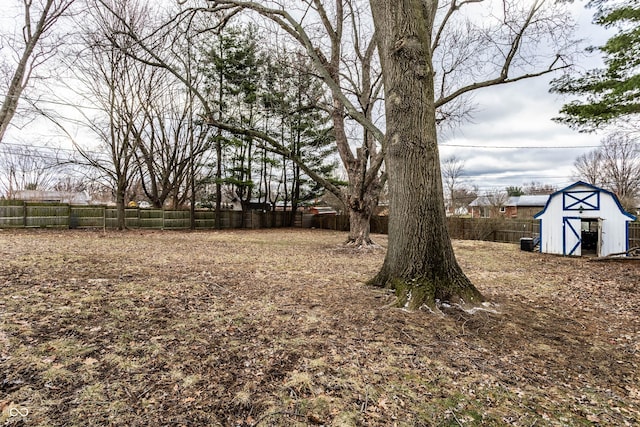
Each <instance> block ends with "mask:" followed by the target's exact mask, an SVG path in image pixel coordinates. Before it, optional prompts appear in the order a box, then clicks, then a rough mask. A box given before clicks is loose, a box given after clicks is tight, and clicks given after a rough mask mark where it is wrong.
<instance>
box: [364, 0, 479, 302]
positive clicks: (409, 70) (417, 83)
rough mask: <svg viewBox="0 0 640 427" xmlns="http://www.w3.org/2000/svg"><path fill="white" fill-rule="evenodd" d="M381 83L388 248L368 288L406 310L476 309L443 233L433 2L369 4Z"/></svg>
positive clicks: (474, 295)
mask: <svg viewBox="0 0 640 427" xmlns="http://www.w3.org/2000/svg"><path fill="white" fill-rule="evenodd" d="M370 3H371V7H372V11H373V14H374V23H375V26H376V32H377V35H378V37H379V38H378V48H379V52H380V57H381V62H382V68H383V77H384V84H385V100H386V101H385V111H386V121H387V133H386V138H387V139H386V144H387V151H386V157H385V162H386V167H387V173H388V185H389V195H390V200H389V209H390V217H389V243H388V249H387V254H386V258H385V260H384V264H383V266H382V269H381V270H380V272H379V273H378V274H377V276H376V277H375V278H374V279H373V280H372V284H374V285H377V286H384V287H389V288H393V289H395V290H396V295H397V296H398V298H399V300H398V302H399V304H401V305H402V306H404V307H407V308H410V309H417V308H419V307H421V306H422V305H424V304H426V305H428V306H431V307H433V306H435V303H436V300H441V301H444V300H446V301H450V302H454V303H460V302H464V303H478V302H480V301H481V300H482V295H481V294H480V292H479V291H478V290H477V289H476V288H475V287H474V286H473V284H472V283H471V282H470V281H469V279H468V278H467V277H466V276H465V274H464V273H463V271H462V269H461V268H460V266H459V265H458V263H457V261H456V259H455V255H454V252H453V247H452V246H451V240H450V238H449V232H448V229H447V223H446V215H445V210H444V196H443V193H442V179H441V175H440V160H439V157H438V143H437V135H436V121H435V105H434V89H433V66H432V62H431V50H430V45H431V29H432V26H433V17H434V14H435V12H436V7H437V1H434V0H404V1H398V0H370Z"/></svg>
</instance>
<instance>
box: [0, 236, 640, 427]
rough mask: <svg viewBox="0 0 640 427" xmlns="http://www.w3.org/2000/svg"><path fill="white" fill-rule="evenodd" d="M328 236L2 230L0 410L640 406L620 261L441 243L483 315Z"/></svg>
mask: <svg viewBox="0 0 640 427" xmlns="http://www.w3.org/2000/svg"><path fill="white" fill-rule="evenodd" d="M345 237H346V235H345V234H342V233H334V232H325V231H319V230H280V231H230V232H201V233H200V232H199V233H181V232H143V233H139V232H127V233H118V232H110V233H106V234H103V233H100V232H92V231H73V232H72V231H64V232H53V231H2V232H0V259H2V264H1V265H0V424H3V425H8V426H13V425H31V426H88V425H96V426H98V425H99V426H102V425H118V426H120V425H128V426H147V425H158V426H161V425H172V426H179V425H185V426H187V425H189V426H196V425H210V426H296V425H297V426H306V425H332V426H392V425H397V426H460V425H518V426H533V425H536V426H542V425H570V426H571V425H576V426H581V425H636V424H638V423H640V386H639V384H640V369H639V366H638V364H639V354H640V344H638V343H639V342H640V327H639V326H640V318H639V317H638V313H639V312H640V297H639V296H638V289H639V286H640V267H638V266H637V265H635V264H633V265H628V264H622V263H590V262H588V261H587V260H585V259H568V258H559V257H554V256H546V255H541V254H537V253H526V252H521V251H519V250H518V248H517V247H516V246H514V245H504V244H495V243H483V242H455V247H456V253H457V255H458V258H459V260H460V263H461V264H462V266H463V268H464V269H465V271H466V272H467V274H468V275H469V276H470V277H471V279H472V280H473V281H474V282H475V283H476V285H477V286H478V287H479V288H480V290H481V291H482V292H483V293H484V294H485V295H486V296H487V297H489V298H490V299H491V300H492V301H493V302H494V303H495V304H496V306H495V307H494V308H495V309H496V310H497V311H498V313H491V312H487V311H480V312H477V313H476V314H473V315H471V314H468V313H465V312H458V311H451V312H450V313H448V315H447V316H439V315H434V314H429V313H425V312H413V313H409V312H406V311H402V310H398V309H391V308H385V306H386V305H387V304H388V303H389V302H390V301H391V300H392V298H393V296H392V295H389V294H388V292H386V291H383V290H379V289H372V288H368V287H366V286H365V285H364V282H365V281H366V280H367V279H369V278H370V277H372V276H373V275H374V274H375V272H376V271H377V269H378V268H379V267H380V265H381V262H382V259H383V256H384V252H383V251H379V252H373V253H367V254H357V253H353V252H349V251H346V250H344V249H343V248H342V247H341V246H340V243H341V242H342V241H343V240H344V239H345ZM375 239H376V240H377V241H378V242H379V243H381V244H382V245H383V246H384V245H385V244H386V242H385V237H384V236H375ZM27 411H28V412H27ZM25 415H26V416H25Z"/></svg>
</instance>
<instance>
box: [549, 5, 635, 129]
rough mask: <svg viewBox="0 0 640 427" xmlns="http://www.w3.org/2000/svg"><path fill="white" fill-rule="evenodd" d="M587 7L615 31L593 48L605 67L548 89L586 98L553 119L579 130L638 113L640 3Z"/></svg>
mask: <svg viewBox="0 0 640 427" xmlns="http://www.w3.org/2000/svg"><path fill="white" fill-rule="evenodd" d="M607 4H610V5H609V6H607ZM590 5H591V6H595V7H597V8H598V12H597V13H596V18H595V23H596V24H598V25H601V26H604V27H605V28H617V29H618V32H617V34H616V35H614V36H613V37H611V38H610V39H609V40H608V41H607V43H606V44H605V45H604V46H601V47H598V48H595V49H597V50H599V51H600V52H601V53H602V54H603V56H604V63H605V68H602V69H594V70H590V71H587V72H586V73H584V74H582V75H580V76H578V77H572V76H564V77H562V78H560V79H557V80H554V81H553V82H552V89H551V90H552V92H557V93H563V94H575V95H582V96H585V97H586V98H585V99H583V100H575V101H572V102H570V103H568V104H566V105H564V106H563V107H562V109H561V110H560V113H561V114H562V116H560V117H558V118H556V119H555V120H556V121H558V122H561V123H565V124H568V125H569V126H571V127H574V128H577V129H580V130H594V129H595V128H597V127H599V126H602V125H605V124H608V123H611V122H613V121H615V120H618V119H628V118H630V117H631V116H634V115H637V114H638V113H640V3H639V2H638V1H637V0H626V1H623V2H609V1H607V0H597V1H592V2H591V3H590ZM592 49H593V48H592Z"/></svg>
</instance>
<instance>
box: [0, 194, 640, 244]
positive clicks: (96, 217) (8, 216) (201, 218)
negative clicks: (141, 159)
mask: <svg viewBox="0 0 640 427" xmlns="http://www.w3.org/2000/svg"><path fill="white" fill-rule="evenodd" d="M291 215H292V213H291V212H281V211H276V212H261V211H245V212H239V211H222V212H221V215H220V227H221V228H223V229H230V228H276V227H289V226H290V225H291V224H293V226H294V227H301V228H322V229H330V230H338V231H348V230H349V216H348V215H312V214H306V213H302V212H297V213H296V214H295V216H294V218H293V222H292V220H291ZM125 224H126V226H127V227H128V228H132V229H162V230H186V229H189V228H190V224H191V223H190V212H189V211H188V210H168V209H140V208H127V209H125ZM117 225H118V223H117V211H116V208H114V207H109V206H76V205H68V204H63V203H60V204H56V203H47V204H43V203H30V202H23V201H16V200H0V228H32V227H42V228H44V227H46V228H50V227H57V228H109V229H115V228H117ZM448 225H449V235H450V236H451V238H452V239H459V240H487V241H492V242H504V243H519V241H520V239H521V238H523V237H534V236H538V235H539V234H540V223H539V221H537V220H534V219H530V220H527V219H503V218H500V219H493V218H458V217H450V218H448ZM388 227H389V222H388V217H385V216H380V217H373V218H371V232H372V233H379V234H386V233H387V232H388ZM195 228H196V229H215V228H216V218H215V212H214V211H210V210H206V211H204V210H203V211H200V210H198V211H196V212H195ZM638 246H640V222H632V223H630V224H629V247H630V248H633V247H638Z"/></svg>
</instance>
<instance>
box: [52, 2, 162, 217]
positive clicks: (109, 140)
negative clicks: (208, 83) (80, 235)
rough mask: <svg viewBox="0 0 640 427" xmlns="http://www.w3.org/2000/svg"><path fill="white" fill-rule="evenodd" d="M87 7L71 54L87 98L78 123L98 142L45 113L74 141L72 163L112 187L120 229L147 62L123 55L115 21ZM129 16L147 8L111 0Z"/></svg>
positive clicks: (144, 15)
mask: <svg viewBox="0 0 640 427" xmlns="http://www.w3.org/2000/svg"><path fill="white" fill-rule="evenodd" d="M95 6H96V7H92V8H90V10H91V15H90V16H87V17H86V19H85V21H84V22H83V23H82V25H84V26H85V27H86V32H85V36H84V39H83V46H84V48H83V49H82V51H81V52H80V53H78V55H77V56H76V58H74V68H73V70H74V72H75V75H74V77H75V79H76V81H77V82H79V83H80V85H81V86H83V89H84V91H83V92H81V93H79V95H81V96H83V97H84V98H85V100H86V101H87V102H88V103H91V108H90V109H89V110H86V109H80V110H79V113H81V114H82V115H83V119H84V120H83V122H84V125H85V126H86V127H87V128H88V129H89V130H90V131H91V132H93V133H94V134H95V136H96V137H97V139H98V141H99V147H97V148H94V149H91V148H88V147H86V146H83V145H81V144H80V143H79V142H78V141H77V140H76V139H75V138H74V137H73V136H72V135H71V134H70V133H69V132H68V131H67V130H66V128H65V127H64V125H63V124H62V123H61V120H60V119H59V118H57V117H54V116H53V115H51V114H49V115H48V117H49V118H50V119H51V120H52V121H54V123H56V124H58V126H59V127H60V128H61V129H62V130H63V131H65V132H67V135H68V136H69V137H70V139H71V140H72V141H73V142H74V145H75V148H76V149H77V152H78V153H79V156H80V157H79V158H78V159H77V160H76V163H78V164H81V165H85V166H88V167H91V168H94V169H95V170H97V171H99V172H100V173H101V174H102V177H103V178H105V179H107V180H108V181H110V183H111V186H112V188H113V191H114V194H115V199H116V208H117V212H118V213H117V222H118V228H119V229H124V228H126V223H125V207H126V203H127V191H128V189H129V187H130V185H131V183H132V180H133V178H134V176H135V173H136V171H137V169H136V168H135V165H136V158H135V154H136V151H137V149H138V147H139V145H140V129H143V128H144V127H145V126H146V124H147V119H148V117H147V116H146V115H145V114H144V108H145V106H146V105H148V103H149V98H148V96H147V95H149V91H148V86H147V83H148V82H149V81H150V80H152V79H151V78H150V72H149V67H147V66H146V65H145V64H142V63H140V62H137V61H134V60H132V59H131V58H130V57H128V56H127V55H125V54H124V53H123V52H122V50H121V49H120V47H118V46H116V44H115V40H116V39H118V38H119V39H120V42H121V43H126V42H127V41H128V39H127V38H126V37H122V36H121V35H120V32H118V31H117V30H116V29H115V28H117V25H118V24H119V21H118V20H113V19H112V17H113V15H112V14H111V13H110V12H109V11H106V10H105V9H104V8H101V7H99V5H98V4H96V5H95ZM112 7H115V8H118V9H119V10H120V13H122V15H123V16H127V17H128V19H129V25H135V26H137V25H145V19H148V17H149V16H150V14H149V12H148V11H147V10H145V9H144V8H143V7H141V6H139V4H138V2H137V1H136V0H126V1H115V0H114V1H113V4H112Z"/></svg>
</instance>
